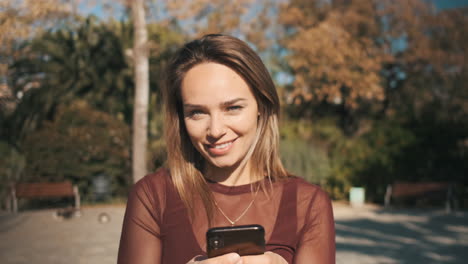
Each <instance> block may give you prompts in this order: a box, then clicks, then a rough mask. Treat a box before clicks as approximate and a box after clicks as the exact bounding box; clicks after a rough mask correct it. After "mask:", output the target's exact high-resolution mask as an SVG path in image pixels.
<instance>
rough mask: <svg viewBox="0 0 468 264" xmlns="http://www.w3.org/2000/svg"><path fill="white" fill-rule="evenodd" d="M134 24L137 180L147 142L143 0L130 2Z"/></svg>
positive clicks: (144, 169)
mask: <svg viewBox="0 0 468 264" xmlns="http://www.w3.org/2000/svg"><path fill="white" fill-rule="evenodd" d="M131 8H132V19H133V25H134V34H135V35H134V36H135V37H134V40H133V43H134V44H133V59H134V68H135V69H134V70H135V104H134V110H133V111H134V112H133V148H132V173H133V179H134V181H135V182H136V181H138V180H139V179H140V178H142V177H143V176H144V175H145V174H146V173H147V167H146V148H147V144H148V143H147V142H148V101H149V78H148V71H149V68H148V47H147V45H148V36H147V34H148V33H147V30H146V22H145V7H144V3H143V0H133V1H132V2H131Z"/></svg>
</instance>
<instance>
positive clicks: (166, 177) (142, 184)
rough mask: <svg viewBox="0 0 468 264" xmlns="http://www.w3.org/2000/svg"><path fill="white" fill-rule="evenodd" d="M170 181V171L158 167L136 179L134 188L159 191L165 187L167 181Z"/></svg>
mask: <svg viewBox="0 0 468 264" xmlns="http://www.w3.org/2000/svg"><path fill="white" fill-rule="evenodd" d="M169 181H170V173H169V170H168V169H166V168H159V169H157V170H156V171H155V172H153V173H150V174H147V175H146V176H144V177H143V178H141V179H140V180H138V181H137V182H136V183H135V185H134V188H135V189H142V188H143V189H150V190H153V191H156V190H158V191H161V190H162V188H164V189H165V187H166V185H167V183H168V182H169Z"/></svg>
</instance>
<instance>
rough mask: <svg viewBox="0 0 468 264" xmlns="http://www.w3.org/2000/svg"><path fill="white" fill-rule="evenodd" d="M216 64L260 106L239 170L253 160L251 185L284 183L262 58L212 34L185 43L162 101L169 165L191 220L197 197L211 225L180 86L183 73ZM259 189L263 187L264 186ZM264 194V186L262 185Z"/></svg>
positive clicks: (274, 98) (276, 105)
mask: <svg viewBox="0 0 468 264" xmlns="http://www.w3.org/2000/svg"><path fill="white" fill-rule="evenodd" d="M209 62H211V63H218V64H222V65H224V66H227V67H229V68H230V69H232V70H234V71H235V72H236V73H237V74H239V75H240V76H241V77H242V78H243V79H244V81H245V82H246V83H247V84H248V86H249V87H250V89H251V91H252V93H253V95H254V97H255V99H256V101H257V104H258V110H259V114H260V115H259V118H258V126H257V133H256V137H255V139H254V142H253V144H252V146H251V147H250V149H249V150H248V152H247V155H246V156H245V157H244V159H243V161H242V163H241V166H243V165H245V164H246V162H247V161H248V160H250V159H251V160H252V162H253V164H256V165H255V166H251V167H252V168H251V170H250V177H251V181H252V182H254V181H259V180H262V179H264V178H265V176H267V177H269V179H270V182H271V181H277V180H279V179H281V178H286V177H288V173H287V172H286V170H285V169H284V167H283V165H282V163H281V160H280V157H279V131H278V117H279V111H280V102H279V98H278V94H277V92H276V88H275V86H274V83H273V81H272V79H271V76H270V74H269V73H268V70H267V69H266V68H265V65H264V64H263V62H262V60H261V59H260V57H259V56H258V55H257V54H256V53H255V52H254V51H253V50H252V49H251V48H250V47H249V46H248V45H247V44H246V43H245V42H243V41H241V40H239V39H237V38H234V37H231V36H226V35H219V34H210V35H206V36H204V37H202V38H200V39H197V40H194V41H191V42H188V43H186V44H185V45H184V46H183V47H182V48H180V49H179V50H178V52H177V53H176V54H175V56H174V58H173V60H172V61H171V63H170V64H169V65H168V67H167V72H166V78H165V85H164V86H163V87H164V88H163V100H164V106H165V119H164V124H165V126H164V133H165V140H166V146H167V154H168V159H167V163H168V164H167V165H168V167H169V170H170V175H171V178H172V182H173V184H174V186H175V189H176V191H177V192H178V193H179V196H180V197H181V199H182V201H183V202H184V204H185V205H186V207H187V208H188V210H189V213H190V215H191V216H193V212H194V205H193V201H194V195H200V197H201V199H202V202H203V205H204V206H205V209H206V214H207V216H208V219H209V223H210V225H211V221H210V219H211V216H212V214H213V210H214V206H215V205H214V199H213V195H212V193H211V191H210V189H209V187H208V184H207V182H206V180H205V178H204V177H203V174H202V173H203V163H204V160H203V157H202V156H201V154H200V153H199V152H198V151H197V150H196V149H195V147H194V146H193V145H192V143H191V141H190V138H189V136H188V134H187V130H186V128H185V123H184V114H183V102H182V96H181V84H182V80H183V79H184V77H185V75H186V74H187V72H188V71H189V70H190V69H192V68H193V67H194V66H196V65H199V64H201V63H209ZM262 183H263V181H262ZM261 188H262V190H263V191H267V190H266V188H265V184H262V185H261Z"/></svg>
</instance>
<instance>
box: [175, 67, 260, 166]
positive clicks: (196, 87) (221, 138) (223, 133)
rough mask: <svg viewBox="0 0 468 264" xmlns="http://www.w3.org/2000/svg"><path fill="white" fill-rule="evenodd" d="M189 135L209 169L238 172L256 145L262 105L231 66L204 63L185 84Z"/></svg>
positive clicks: (185, 111)
mask: <svg viewBox="0 0 468 264" xmlns="http://www.w3.org/2000/svg"><path fill="white" fill-rule="evenodd" d="M181 94H182V103H183V109H184V122H185V127H186V129H187V133H188V135H189V137H190V140H191V141H192V144H193V145H194V147H195V148H196V149H197V150H198V152H200V154H201V155H202V156H203V157H204V159H205V168H206V169H207V170H212V171H217V170H218V171H219V169H229V170H232V169H236V166H239V164H240V162H241V161H242V159H243V158H244V157H245V155H246V153H247V152H248V150H249V148H250V146H251V145H252V144H253V142H254V139H255V135H256V131H257V118H258V106H257V102H256V100H255V97H254V95H253V93H252V91H251V90H250V88H249V86H248V85H247V83H246V82H245V81H244V80H243V79H242V77H241V76H239V75H238V74H237V73H236V72H235V71H233V70H231V69H230V68H229V67H227V66H224V65H221V64H217V63H202V64H199V65H196V66H194V67H193V68H192V69H190V70H189V71H188V72H187V74H186V76H185V78H184V79H183V81H182V86H181Z"/></svg>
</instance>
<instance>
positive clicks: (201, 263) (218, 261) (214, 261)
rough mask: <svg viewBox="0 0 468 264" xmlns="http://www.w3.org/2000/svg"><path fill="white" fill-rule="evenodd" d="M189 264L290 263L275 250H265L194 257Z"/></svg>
mask: <svg viewBox="0 0 468 264" xmlns="http://www.w3.org/2000/svg"><path fill="white" fill-rule="evenodd" d="M187 264H288V263H287V262H286V260H284V258H283V257H281V256H280V255H278V254H276V253H273V252H270V251H268V252H265V254H262V255H255V256H243V257H240V256H239V255H238V254H237V253H229V254H226V255H222V256H218V257H215V258H209V259H207V258H202V257H200V256H197V257H194V258H193V259H191V260H190V261H189V262H188V263H187Z"/></svg>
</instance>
